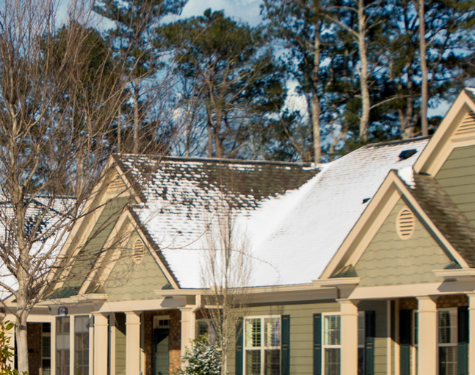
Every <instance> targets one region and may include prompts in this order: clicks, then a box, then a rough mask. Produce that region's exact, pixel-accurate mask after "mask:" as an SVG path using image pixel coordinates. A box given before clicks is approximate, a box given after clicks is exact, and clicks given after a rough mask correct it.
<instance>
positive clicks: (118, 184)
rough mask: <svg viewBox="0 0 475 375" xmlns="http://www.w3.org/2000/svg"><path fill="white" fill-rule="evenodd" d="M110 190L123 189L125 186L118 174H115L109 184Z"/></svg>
mask: <svg viewBox="0 0 475 375" xmlns="http://www.w3.org/2000/svg"><path fill="white" fill-rule="evenodd" d="M109 189H111V190H125V189H127V186H126V185H125V183H124V180H122V178H121V177H120V176H119V175H116V176H115V177H114V179H113V180H112V181H111V183H110V185H109Z"/></svg>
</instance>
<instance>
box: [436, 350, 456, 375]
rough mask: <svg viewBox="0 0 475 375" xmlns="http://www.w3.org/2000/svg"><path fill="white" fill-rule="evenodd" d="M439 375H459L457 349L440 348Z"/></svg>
mask: <svg viewBox="0 0 475 375" xmlns="http://www.w3.org/2000/svg"><path fill="white" fill-rule="evenodd" d="M439 375H457V347H456V346H451V347H442V348H439Z"/></svg>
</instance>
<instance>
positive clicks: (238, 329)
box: [235, 318, 243, 375]
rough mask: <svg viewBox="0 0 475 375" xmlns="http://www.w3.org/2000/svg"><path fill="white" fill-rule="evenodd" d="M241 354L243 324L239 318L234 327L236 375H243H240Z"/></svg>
mask: <svg viewBox="0 0 475 375" xmlns="http://www.w3.org/2000/svg"><path fill="white" fill-rule="evenodd" d="M242 352H243V324H242V318H239V319H238V322H237V325H236V363H235V370H236V371H235V372H236V375H243V373H242V364H243V357H242V356H243V353H242Z"/></svg>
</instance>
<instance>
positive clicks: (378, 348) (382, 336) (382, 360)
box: [358, 301, 388, 375]
mask: <svg viewBox="0 0 475 375" xmlns="http://www.w3.org/2000/svg"><path fill="white" fill-rule="evenodd" d="M358 310H359V311H374V312H375V314H376V315H375V321H376V325H375V337H374V374H375V375H386V374H387V366H388V362H387V361H388V359H387V352H388V330H387V321H388V311H387V302H386V301H362V302H360V303H359V304H358Z"/></svg>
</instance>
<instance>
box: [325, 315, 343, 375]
mask: <svg viewBox="0 0 475 375" xmlns="http://www.w3.org/2000/svg"><path fill="white" fill-rule="evenodd" d="M327 316H338V317H339V318H340V344H339V345H329V344H325V317H327ZM326 349H339V350H340V375H343V374H341V314H340V313H324V314H322V375H327V374H326V372H325V357H326V356H325V350H326Z"/></svg>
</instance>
